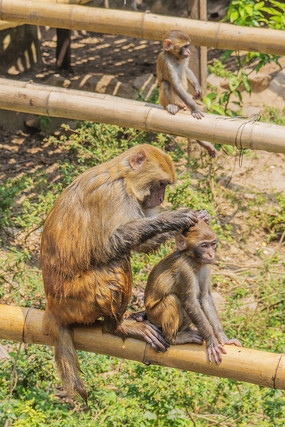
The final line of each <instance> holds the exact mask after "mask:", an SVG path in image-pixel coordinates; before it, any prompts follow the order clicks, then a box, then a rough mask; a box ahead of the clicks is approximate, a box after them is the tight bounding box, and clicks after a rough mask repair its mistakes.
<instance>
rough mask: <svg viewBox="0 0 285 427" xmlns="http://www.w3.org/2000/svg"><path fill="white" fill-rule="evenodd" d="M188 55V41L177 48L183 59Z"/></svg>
mask: <svg viewBox="0 0 285 427" xmlns="http://www.w3.org/2000/svg"><path fill="white" fill-rule="evenodd" d="M189 55H190V43H188V44H185V45H184V46H182V47H181V48H180V50H179V56H180V58H182V59H185V58H188V56H189Z"/></svg>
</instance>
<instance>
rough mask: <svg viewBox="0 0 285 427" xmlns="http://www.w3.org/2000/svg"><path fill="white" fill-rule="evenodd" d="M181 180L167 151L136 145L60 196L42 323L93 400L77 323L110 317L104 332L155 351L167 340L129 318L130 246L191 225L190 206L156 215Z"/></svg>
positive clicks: (46, 243) (45, 240)
mask: <svg viewBox="0 0 285 427" xmlns="http://www.w3.org/2000/svg"><path fill="white" fill-rule="evenodd" d="M174 179H175V172H174V168H173V165H172V163H171V160H170V158H169V156H167V155H166V154H165V153H164V152H163V151H161V150H160V149H158V148H154V147H152V146H150V145H147V144H145V145H138V146H135V147H132V148H130V149H129V150H127V151H126V152H125V153H123V154H121V155H120V156H119V157H116V158H114V159H113V160H111V161H109V162H107V163H104V164H101V165H98V166H96V167H94V168H92V169H90V170H87V171H86V172H84V173H83V174H82V175H80V176H78V177H77V178H76V179H75V180H74V182H73V183H72V184H70V185H69V187H67V188H66V189H65V190H64V191H63V193H62V194H61V196H60V197H59V198H58V199H57V200H56V202H55V204H54V206H53V208H52V209H51V212H50V213H49V215H48V217H47V220H46V222H45V225H44V229H43V234H42V242H41V267H42V274H43V280H44V287H45V293H46V296H47V306H46V310H45V315H44V321H43V328H44V329H45V330H46V331H47V332H48V333H49V334H51V336H52V337H53V338H54V344H55V359H56V363H57V366H58V370H59V373H60V376H61V378H62V381H63V384H64V386H65V388H66V389H67V391H68V393H69V395H73V394H74V393H79V394H80V395H81V396H82V397H83V398H84V399H85V400H87V394H86V390H85V388H84V385H83V383H82V381H81V379H80V377H79V375H78V367H79V365H78V359H77V354H76V351H75V347H74V344H73V338H72V329H71V326H72V325H73V324H90V323H93V322H95V320H96V319H98V318H99V317H101V316H102V317H104V330H105V331H106V332H111V333H114V334H116V335H119V336H121V337H135V338H140V339H144V340H145V341H147V342H148V343H150V344H151V345H152V346H153V347H154V348H155V349H156V350H157V351H165V350H166V348H167V343H166V342H165V341H164V339H163V337H162V336H161V335H160V333H159V332H158V330H157V329H156V328H155V327H154V326H152V325H150V324H149V323H147V322H144V323H138V322H136V321H135V320H133V319H123V315H124V313H125V311H126V308H127V305H128V303H129V300H130V297H131V291H132V273H131V265H130V253H131V250H136V251H143V252H146V251H149V250H153V249H155V248H158V247H159V245H160V244H161V243H163V242H165V241H166V240H167V239H169V238H171V237H172V236H173V235H174V234H175V232H176V231H178V230H182V229H184V228H187V227H189V226H191V225H193V224H194V223H195V222H196V221H197V218H196V214H194V213H193V212H192V211H191V210H189V209H181V210H178V211H175V212H165V213H161V214H156V212H155V208H157V207H158V206H159V205H160V204H161V203H162V202H163V199H164V192H165V188H166V186H167V185H168V184H170V183H172V182H173V181H174Z"/></svg>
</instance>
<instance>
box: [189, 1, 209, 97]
mask: <svg viewBox="0 0 285 427" xmlns="http://www.w3.org/2000/svg"><path fill="white" fill-rule="evenodd" d="M188 14H189V17H190V18H191V19H199V20H203V21H207V0H188ZM190 37H191V34H190ZM191 50H192V51H191V58H190V68H191V69H192V70H193V72H194V74H195V75H196V76H197V78H198V80H199V82H200V85H201V88H202V91H203V95H204V96H205V95H206V89H207V47H205V46H201V47H198V46H193V45H192V48H191Z"/></svg>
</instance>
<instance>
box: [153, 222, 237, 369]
mask: <svg viewBox="0 0 285 427" xmlns="http://www.w3.org/2000/svg"><path fill="white" fill-rule="evenodd" d="M176 243H177V247H178V250H177V251H175V252H174V253H172V254H170V255H168V256H167V257H166V258H164V259H163V260H161V261H160V262H159V263H158V264H157V265H156V266H155V267H154V268H153V269H152V271H151V272H150V275H149V278H148V282H147V286H146V290H145V306H146V312H147V317H148V319H149V320H150V322H152V323H154V324H155V325H157V326H159V327H161V328H162V332H163V335H164V337H165V338H166V339H167V341H168V342H169V343H171V344H185V343H198V344H201V343H202V341H203V339H205V341H206V345H207V352H208V357H209V360H210V361H212V360H214V361H215V362H216V363H220V362H221V353H225V350H224V349H223V347H222V346H223V345H224V344H235V345H240V343H239V341H238V340H230V339H228V338H227V336H226V335H225V333H224V331H223V328H222V326H221V323H220V321H219V318H218V315H217V312H216V309H215V306H214V303H213V300H212V296H211V277H210V264H211V263H212V262H214V259H215V250H216V236H215V233H214V231H213V230H212V228H211V227H210V226H209V225H208V224H206V223H205V222H204V221H203V220H199V221H198V223H197V224H196V225H195V226H193V227H191V228H190V229H189V231H188V232H187V233H186V235H183V234H178V235H177V236H176ZM191 322H193V323H194V325H195V326H196V328H197V331H196V330H191V329H190V328H189V326H190V323H191ZM215 336H216V337H217V338H218V340H219V342H220V344H218V342H217V340H216V338H215Z"/></svg>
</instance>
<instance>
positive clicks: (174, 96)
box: [156, 30, 217, 157]
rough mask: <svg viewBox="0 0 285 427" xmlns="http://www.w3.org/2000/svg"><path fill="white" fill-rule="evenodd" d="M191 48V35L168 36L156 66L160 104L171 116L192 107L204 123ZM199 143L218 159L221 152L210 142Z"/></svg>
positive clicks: (173, 34)
mask: <svg viewBox="0 0 285 427" xmlns="http://www.w3.org/2000/svg"><path fill="white" fill-rule="evenodd" d="M190 44H191V40H190V37H189V35H188V34H186V33H184V32H183V31H179V30H172V31H169V32H168V33H166V34H165V35H164V37H163V51H162V52H160V54H159V55H158V59H157V65H156V73H157V79H158V84H159V103H160V105H162V106H163V107H164V108H165V109H166V110H167V111H168V112H169V113H171V114H176V113H177V112H178V111H179V110H181V109H186V108H187V107H188V108H189V109H190V110H191V111H192V115H193V117H195V118H197V119H201V118H202V117H203V113H202V112H201V111H200V110H199V108H198V105H197V104H196V102H195V101H194V99H199V98H201V97H202V89H201V87H200V84H199V81H198V79H197V78H196V76H195V74H194V73H193V71H192V70H191V69H190V68H189V57H190ZM189 84H190V86H192V87H193V88H194V91H195V94H194V97H193V98H192V97H191V95H190V94H189V93H188V89H189ZM197 142H198V144H200V145H201V146H202V147H204V148H206V150H207V151H208V153H209V155H210V156H211V157H215V156H216V154H217V151H216V149H215V147H214V146H213V145H212V144H211V143H210V142H207V141H200V140H197Z"/></svg>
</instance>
